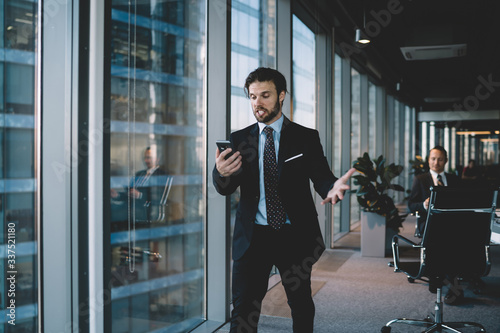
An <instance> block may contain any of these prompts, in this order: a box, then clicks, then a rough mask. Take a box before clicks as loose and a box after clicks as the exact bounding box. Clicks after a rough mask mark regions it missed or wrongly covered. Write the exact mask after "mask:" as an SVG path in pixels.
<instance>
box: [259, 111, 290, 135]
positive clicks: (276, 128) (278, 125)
mask: <svg viewBox="0 0 500 333" xmlns="http://www.w3.org/2000/svg"><path fill="white" fill-rule="evenodd" d="M283 119H284V117H283V114H282V115H281V117H280V118H279V119H278V120H276V121H275V122H274V123H272V124H271V125H266V124H264V123H257V124H259V134H262V131H263V130H264V128H266V127H267V126H269V127H271V128H272V129H273V130H274V131H275V132H276V133H281V127H282V126H283Z"/></svg>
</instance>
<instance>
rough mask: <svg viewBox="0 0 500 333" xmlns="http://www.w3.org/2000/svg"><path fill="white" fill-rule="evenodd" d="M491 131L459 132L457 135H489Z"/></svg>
mask: <svg viewBox="0 0 500 333" xmlns="http://www.w3.org/2000/svg"><path fill="white" fill-rule="evenodd" d="M489 134H491V132H490V131H457V135H489Z"/></svg>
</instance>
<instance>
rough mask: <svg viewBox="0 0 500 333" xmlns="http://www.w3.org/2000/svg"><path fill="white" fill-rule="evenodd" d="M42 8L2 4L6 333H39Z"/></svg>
mask: <svg viewBox="0 0 500 333" xmlns="http://www.w3.org/2000/svg"><path fill="white" fill-rule="evenodd" d="M37 8H38V3H37V1H33V0H31V1H22V0H4V1H1V2H0V224H1V228H0V255H1V260H0V294H1V295H2V297H0V309H2V314H3V316H2V319H1V320H0V332H37V331H38V324H37V314H38V267H37V260H38V259H37V242H38V234H37V232H36V231H37V228H36V224H35V221H36V217H37V216H36V214H35V212H36V211H38V210H37V209H36V207H35V195H36V192H35V191H36V185H35V163H36V160H35V147H36V145H35V135H34V130H35V128H34V124H35V121H34V119H35V115H36V116H39V115H38V113H35V105H34V96H35V85H34V82H35V80H34V77H35V70H36V69H35V66H34V59H35V58H36V52H37V48H36V45H35V41H36V38H35V37H36V23H37V17H36V16H37ZM37 111H38V110H37Z"/></svg>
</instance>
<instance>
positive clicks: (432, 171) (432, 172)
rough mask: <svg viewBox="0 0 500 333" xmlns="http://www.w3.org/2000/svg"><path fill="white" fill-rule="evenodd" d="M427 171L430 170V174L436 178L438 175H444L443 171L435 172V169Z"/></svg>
mask: <svg viewBox="0 0 500 333" xmlns="http://www.w3.org/2000/svg"><path fill="white" fill-rule="evenodd" d="M429 171H430V172H431V175H432V176H433V177H434V178H436V177H437V176H438V175H441V177H443V176H444V171H443V172H441V173H437V172H436V171H434V170H429Z"/></svg>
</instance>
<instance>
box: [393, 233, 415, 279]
mask: <svg viewBox="0 0 500 333" xmlns="http://www.w3.org/2000/svg"><path fill="white" fill-rule="evenodd" d="M399 240H402V241H403V242H405V243H407V244H409V245H411V246H412V247H413V248H416V249H421V248H422V245H420V244H417V243H415V242H412V241H411V240H409V239H408V238H406V237H404V236H401V235H394V237H392V255H393V259H394V271H395V272H400V269H399V266H400V265H399V263H400V260H399Z"/></svg>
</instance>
